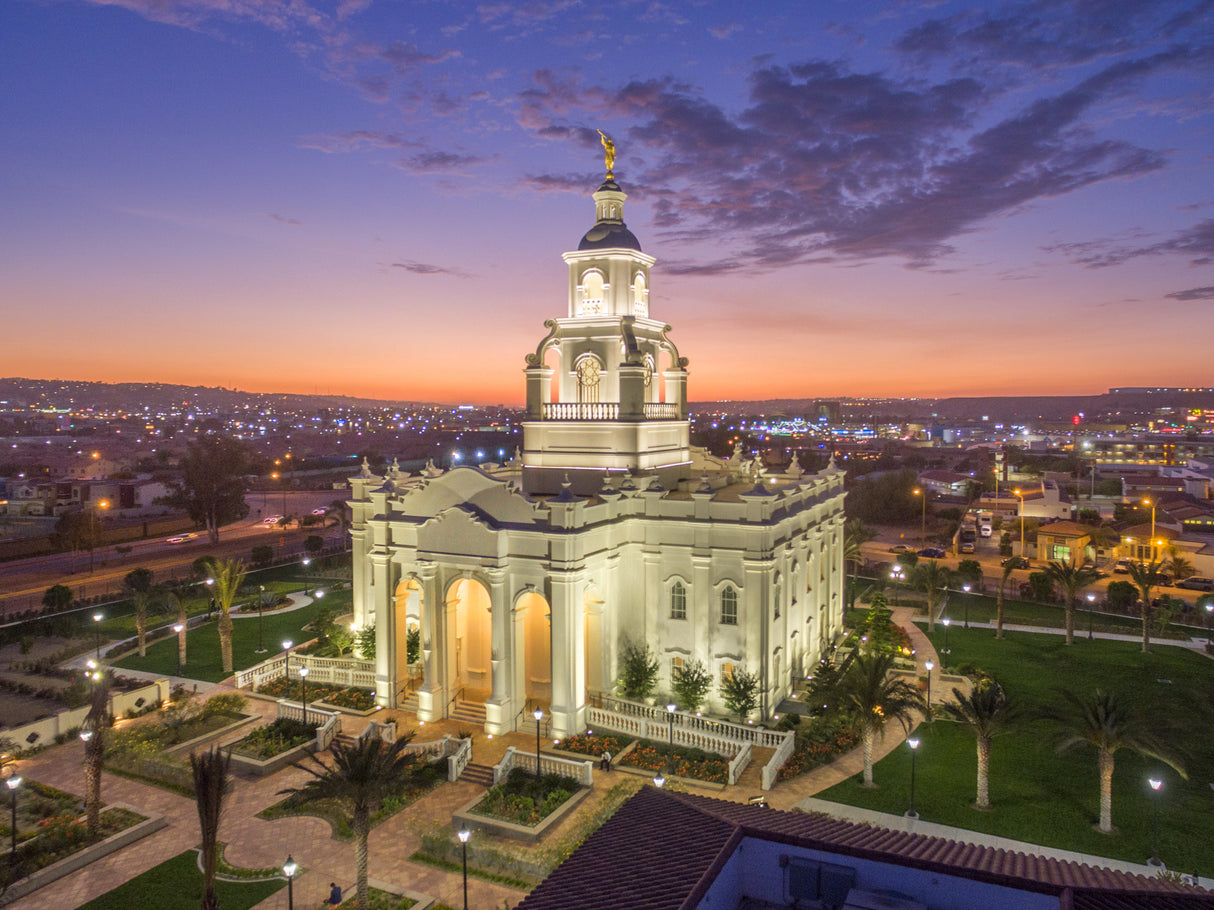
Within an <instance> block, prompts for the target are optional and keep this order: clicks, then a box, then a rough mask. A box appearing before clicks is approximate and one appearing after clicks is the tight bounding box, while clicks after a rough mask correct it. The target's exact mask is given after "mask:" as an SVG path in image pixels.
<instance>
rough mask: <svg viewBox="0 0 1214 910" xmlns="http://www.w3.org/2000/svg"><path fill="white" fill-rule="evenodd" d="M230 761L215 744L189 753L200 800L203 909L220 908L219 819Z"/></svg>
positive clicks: (195, 790)
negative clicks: (217, 884) (217, 873)
mask: <svg viewBox="0 0 1214 910" xmlns="http://www.w3.org/2000/svg"><path fill="white" fill-rule="evenodd" d="M231 761H232V757H231V755H225V754H224V753H223V752H220V751H219V750H218V749H215V748H213V747H212V748H211V750H210V751H209V752H203V753H202V754H201V755H199V754H198V753H196V752H191V753H190V770H191V771H192V772H193V773H194V801H195V802H196V803H197V804H198V827H199V828H200V829H201V831H202V883H203V890H202V910H218V908H219V898H218V897H217V896H216V894H215V870H216V861H217V859H218V856H219V851H218V849H217V848H218V841H219V819H220V817H221V816H222V815H223V798H224V797H225V796H227V794H228V765H229V764H230V763H231Z"/></svg>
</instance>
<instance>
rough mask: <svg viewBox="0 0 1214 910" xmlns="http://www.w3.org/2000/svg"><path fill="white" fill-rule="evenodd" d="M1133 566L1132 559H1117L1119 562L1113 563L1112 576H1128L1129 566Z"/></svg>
mask: <svg viewBox="0 0 1214 910" xmlns="http://www.w3.org/2000/svg"><path fill="white" fill-rule="evenodd" d="M1133 564H1134V560H1132V559H1119V560H1117V562H1115V563H1113V574H1114V575H1129V574H1130V566H1132V565H1133Z"/></svg>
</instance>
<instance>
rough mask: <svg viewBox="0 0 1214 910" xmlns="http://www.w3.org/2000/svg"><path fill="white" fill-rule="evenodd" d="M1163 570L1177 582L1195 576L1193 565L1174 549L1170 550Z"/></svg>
mask: <svg viewBox="0 0 1214 910" xmlns="http://www.w3.org/2000/svg"><path fill="white" fill-rule="evenodd" d="M1163 570H1164V571H1165V572H1167V573H1168V574H1169V575H1171V576H1172V578H1173V579H1175V580H1176V581H1181V580H1182V579H1185V578H1188V577H1189V576H1190V575H1192V574H1193V563H1192V562H1191V561H1190V560H1189V559H1188V558H1187V557H1186V556H1184V555H1183V554H1181V553H1180V552H1179V551H1178V550H1177V549H1176V548H1175V547H1172V548H1171V549H1169V550H1168V558H1167V559H1166V560H1164V563H1163Z"/></svg>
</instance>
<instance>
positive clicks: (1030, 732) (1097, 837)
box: [819, 626, 1214, 877]
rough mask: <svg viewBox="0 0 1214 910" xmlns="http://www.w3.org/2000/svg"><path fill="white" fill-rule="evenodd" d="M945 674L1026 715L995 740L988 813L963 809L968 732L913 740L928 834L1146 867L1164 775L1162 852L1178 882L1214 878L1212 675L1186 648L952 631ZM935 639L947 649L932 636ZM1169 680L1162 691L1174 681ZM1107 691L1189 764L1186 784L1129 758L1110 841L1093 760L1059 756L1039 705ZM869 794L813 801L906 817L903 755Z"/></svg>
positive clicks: (1119, 777)
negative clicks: (1004, 699)
mask: <svg viewBox="0 0 1214 910" xmlns="http://www.w3.org/2000/svg"><path fill="white" fill-rule="evenodd" d="M949 638H950V641H949V643H950V645H951V647H952V655H951V660H950V664H951V665H952V666H954V667H964V666H966V665H973V666H975V667H978V668H981V669H982V670H984V671H985V672H987V673H990V674H991V675H992V676H993V677H994V678H995V679H997V680H999V681H1000V682H1001V683H1002V684H1003V685H1004V687H1005V688H1006V690H1007V692H1008V696H1009V698H1010V699H1013V700H1015V701H1016V702H1018V703H1019V704H1020V705H1022V707H1023V711H1024V714H1023V716H1022V717H1021V718H1020V719H1019V720H1018V721H1017V722H1016V723H1015V724H1014V725H1013V726H1012V728H1011V732H1009V733H1008V734H1006V735H1004V736H1000V737H998V738H997V739H996V740H995V742H994V746H993V749H992V754H991V778H990V781H991V784H990V786H991V801H992V803H993V809H992V811H990V812H979V811H977V810H975V809H974V808H973V807H972V803H973V800H974V788H975V776H976V757H975V744H974V738H973V736H972V735H971V734H970V733H969V731H968V730H967V729H965V728H961V727H959V726H957V725H956V724H953V723H950V722H948V721H943V720H937V721H935V722H934V723H932V724H923V725H921V726H920V727H919V732H918V735H919V736H920V738H921V740H922V745H921V746H920V747H919V753H918V759H917V771H916V795H915V802H916V806H915V808H916V809H917V811H918V812H919V814H920V816H921V817H922V818H923V819H925V820H926V821H931V822H937V823H940V824H945V825H952V826H955V827H959V828H967V829H970V830H974V831H982V832H986V833H990V834H996V835H1000V836H1003V837H1009V838H1013V839H1015V840H1022V841H1027V842H1029V843H1036V844H1043V845H1046V846H1051V847H1058V848H1062V849H1066V850H1074V851H1077V852H1080V853H1089V854H1093V855H1097V856H1108V857H1112V858H1116V859H1123V860H1129V861H1131V862H1145V861H1146V859H1147V858H1148V857H1149V856H1150V855H1151V850H1152V827H1151V826H1152V803H1151V801H1150V799H1149V797H1148V793H1149V788H1148V787H1147V784H1146V779H1147V777H1148V776H1151V775H1155V774H1158V773H1160V772H1161V771H1162V775H1163V777H1164V780H1165V782H1166V783H1165V788H1164V791H1163V796H1162V798H1161V801H1160V826H1159V827H1160V841H1161V847H1160V853H1161V856H1162V858H1163V860H1164V862H1165V863H1166V864H1167V865H1168V866H1169V867H1170V868H1173V869H1177V870H1179V871H1183V872H1188V871H1192V870H1194V869H1196V870H1198V871H1199V872H1200V873H1201V874H1202V876H1203V877H1206V876H1210V875H1214V838H1211V837H1210V836H1209V832H1210V821H1209V819H1210V817H1211V813H1214V791H1212V790H1211V787H1210V783H1211V781H1214V738H1212V737H1211V736H1210V732H1211V728H1212V727H1214V721H1212V717H1211V710H1210V698H1209V694H1208V693H1209V691H1210V686H1211V684H1212V683H1214V663H1212V662H1210V661H1209V660H1207V659H1206V658H1204V657H1202V656H1200V655H1198V654H1193V653H1191V652H1188V651H1186V650H1184V649H1181V648H1177V647H1172V646H1166V645H1159V646H1156V647H1155V648H1154V650H1153V651H1152V652H1151V653H1150V654H1147V655H1144V654H1142V653H1141V652H1140V650H1139V645H1137V644H1135V643H1133V642H1118V641H1102V640H1100V639H1096V640H1094V641H1088V640H1087V639H1086V638H1084V639H1082V640H1077V641H1076V643H1075V644H1074V645H1072V646H1071V647H1069V648H1068V647H1066V645H1065V643H1064V641H1065V640H1064V639H1063V637H1062V636H1059V635H1049V634H1031V633H1015V632H1013V633H1008V634H1007V637H1006V638H1005V639H1004V640H1002V641H998V640H996V639H995V638H994V635H993V633H992V632H991V630H989V629H971V630H969V631H968V632H967V631H965V630H964V629H959V628H957V627H956V626H954V627H953V628H952V629H951V631H950V635H949ZM932 639H933V642H934V644H935V645H936V647H937V649H939V648H940V647H941V646H942V644H943V641H944V634H943V629H941V628H940V627H939V626H937V629H936V631H935V633H933V635H932ZM1169 681H1170V682H1169ZM1098 687H1099V688H1103V689H1106V690H1110V691H1115V692H1117V693H1118V694H1120V695H1122V696H1124V697H1125V698H1126V699H1127V700H1129V701H1130V702H1131V703H1132V704H1134V705H1135V706H1136V707H1137V708H1138V709H1139V710H1141V711H1142V712H1143V713H1144V715H1145V717H1146V720H1147V723H1148V724H1149V725H1150V732H1151V733H1153V734H1155V735H1156V736H1158V737H1159V738H1161V739H1164V740H1165V741H1166V742H1168V743H1170V744H1171V745H1172V747H1173V748H1174V749H1176V750H1178V751H1181V752H1182V753H1184V754H1186V767H1187V770H1188V772H1189V780H1188V781H1185V780H1182V779H1181V778H1180V777H1179V776H1178V775H1177V774H1176V773H1175V772H1173V771H1172V770H1171V769H1168V768H1165V767H1163V766H1161V764H1160V763H1159V762H1156V761H1152V760H1150V759H1143V758H1140V757H1139V756H1137V755H1136V754H1134V753H1132V752H1130V751H1128V750H1125V751H1121V752H1119V753H1117V757H1116V768H1115V772H1114V776H1113V824H1114V825H1115V826H1116V827H1117V828H1118V832H1117V833H1116V834H1113V835H1104V834H1101V833H1099V832H1098V831H1096V830H1095V828H1094V825H1095V824H1096V823H1097V822H1098V820H1099V794H1100V789H1099V778H1098V775H1097V766H1096V752H1095V750H1094V749H1092V748H1091V747H1087V748H1084V747H1077V748H1076V749H1074V750H1073V751H1071V752H1067V753H1065V754H1062V755H1058V754H1057V753H1056V751H1055V749H1054V744H1055V743H1056V742H1057V736H1058V734H1059V731H1060V729H1061V727H1060V726H1059V724H1058V723H1057V722H1055V721H1051V720H1048V719H1046V718H1045V717H1044V716H1043V715H1044V710H1043V709H1044V708H1045V707H1046V706H1051V705H1052V706H1060V705H1061V704H1062V699H1061V697H1060V695H1059V691H1060V690H1061V689H1070V690H1072V691H1074V692H1076V693H1079V694H1088V693H1091V692H1092V691H1093V690H1095V689H1096V688H1098ZM874 780H875V782H876V783H877V785H878V788H877V789H874V790H865V789H863V788H862V787H861V786H859V780H858V778H854V779H850V780H847V781H845V782H844V783H842V784H839V785H837V786H835V787H832V788H830V789H829V790H826V791H825V792H823V793H821V794H819V796H820V797H821V798H822V799H827V800H833V801H836V802H842V803H847V804H850V805H856V806H863V807H865V808H868V809H875V810H878V811H883V812H892V813H896V814H901V813H903V812H905V811H906V809H907V804H908V801H909V787H910V755H909V750H908V749H907V748H905V747H902V748H898V749H896V750H894V752H893V753H892V754H891V755H889V756H888V757H886V758H885V759H884V760H882V761H881V762H879V763H878V764H877V766H876V768H875V769H874Z"/></svg>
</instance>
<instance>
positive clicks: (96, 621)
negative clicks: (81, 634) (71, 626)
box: [93, 613, 105, 660]
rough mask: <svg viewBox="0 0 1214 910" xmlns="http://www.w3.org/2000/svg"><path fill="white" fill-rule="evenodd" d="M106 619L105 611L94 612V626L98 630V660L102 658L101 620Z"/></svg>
mask: <svg viewBox="0 0 1214 910" xmlns="http://www.w3.org/2000/svg"><path fill="white" fill-rule="evenodd" d="M103 619H105V615H104V614H103V613H94V614H93V628H95V629H96V630H97V660H101V620H103Z"/></svg>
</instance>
